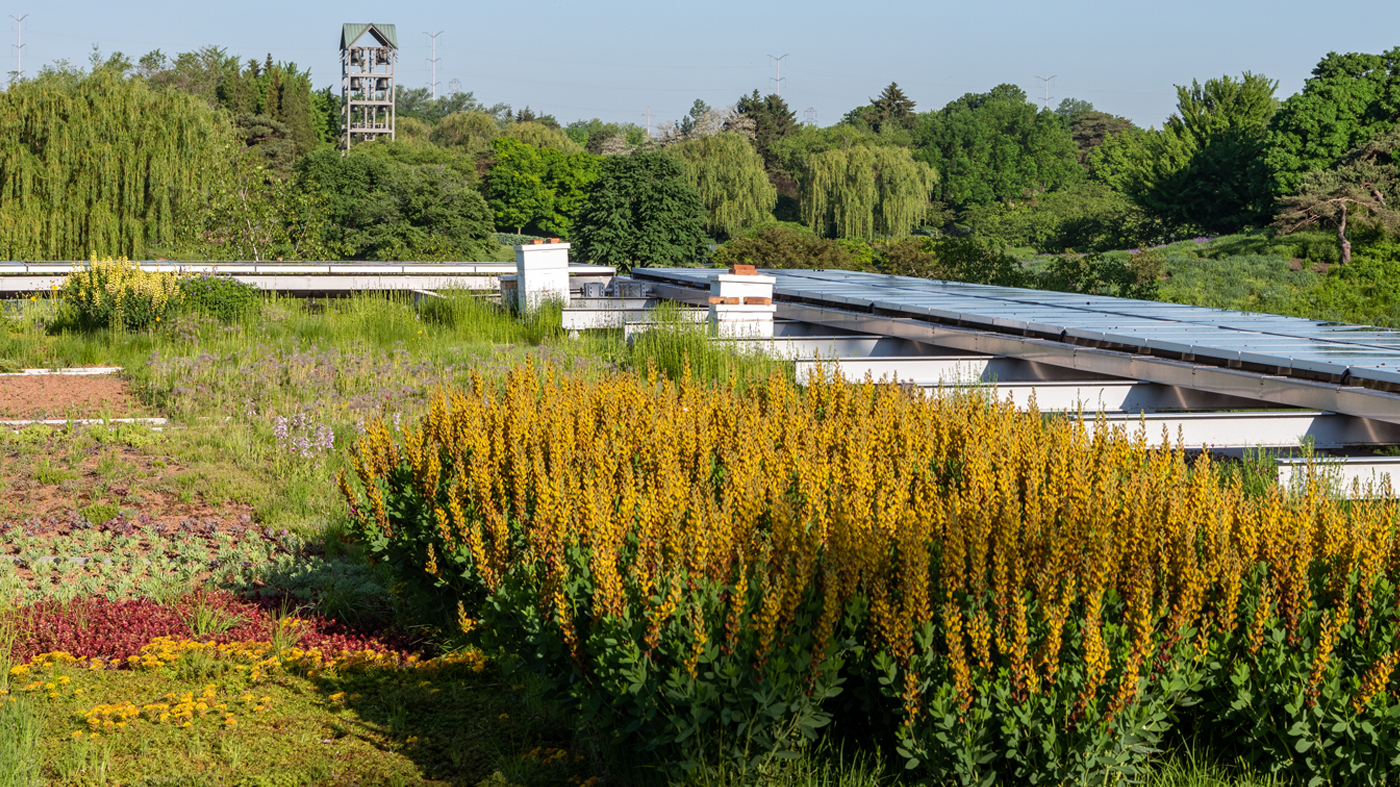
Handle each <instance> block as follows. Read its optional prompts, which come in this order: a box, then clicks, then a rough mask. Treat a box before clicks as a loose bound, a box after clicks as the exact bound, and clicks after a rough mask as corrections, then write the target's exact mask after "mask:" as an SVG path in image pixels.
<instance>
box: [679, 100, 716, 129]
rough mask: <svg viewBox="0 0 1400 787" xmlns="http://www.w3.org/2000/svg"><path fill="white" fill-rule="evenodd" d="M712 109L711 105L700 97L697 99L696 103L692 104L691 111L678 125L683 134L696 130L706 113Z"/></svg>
mask: <svg viewBox="0 0 1400 787" xmlns="http://www.w3.org/2000/svg"><path fill="white" fill-rule="evenodd" d="M709 111H710V105H709V104H706V103H705V102H704V101H701V100H700V99H698V98H697V99H695V103H694V104H691V105H690V112H688V113H686V116H685V117H683V118H681V122H680V123H678V124H677V125H676V127H677V128H678V129H679V130H680V132H681V134H682V135H685V134H689V133H690V132H692V131H694V130H695V126H696V124H697V123H698V122H699V121H700V119H701V118H703V117H704V116H705V114H706V113H708V112H709Z"/></svg>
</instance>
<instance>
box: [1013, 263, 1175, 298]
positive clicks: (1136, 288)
mask: <svg viewBox="0 0 1400 787" xmlns="http://www.w3.org/2000/svg"><path fill="white" fill-rule="evenodd" d="M1164 264H1165V263H1164V261H1163V258H1162V255H1161V254H1160V253H1158V252H1155V251H1147V252H1142V253H1140V254H1136V255H1132V256H1130V257H1129V259H1128V260H1127V261H1126V262H1124V261H1122V260H1119V259H1115V258H1113V257H1108V256H1105V255H1103V254H1063V255H1061V256H1059V257H1056V258H1055V259H1053V260H1051V261H1050V264H1049V265H1048V266H1047V267H1046V269H1045V271H1044V273H1042V274H1041V275H1040V277H1039V278H1038V280H1037V281H1036V282H1035V283H1036V286H1037V287H1038V288H1039V289H1043V290H1054V291H1056V292H1082V293H1085V294H1089V295H1108V296H1112V297H1115V298H1137V299H1140V300H1155V299H1156V297H1157V281H1158V276H1159V275H1160V274H1161V273H1162V270H1163V266H1164Z"/></svg>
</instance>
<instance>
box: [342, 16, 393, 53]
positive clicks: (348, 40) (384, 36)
mask: <svg viewBox="0 0 1400 787" xmlns="http://www.w3.org/2000/svg"><path fill="white" fill-rule="evenodd" d="M365 33H369V34H370V35H372V36H374V39H375V41H377V42H378V44H379V46H387V47H390V48H392V49H398V48H399V36H398V33H396V32H394V26H393V25H384V24H379V23H377V22H366V23H356V22H347V23H345V25H344V26H343V27H342V28H341V29H340V48H341V49H349V48H350V47H352V46H355V42H357V41H359V40H360V39H361V38H362V37H363V36H364V35H365Z"/></svg>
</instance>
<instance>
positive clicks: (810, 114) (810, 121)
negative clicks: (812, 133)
mask: <svg viewBox="0 0 1400 787" xmlns="http://www.w3.org/2000/svg"><path fill="white" fill-rule="evenodd" d="M807 125H809V126H815V125H817V108H816V107H807Z"/></svg>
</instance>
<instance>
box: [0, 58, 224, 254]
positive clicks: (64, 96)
mask: <svg viewBox="0 0 1400 787" xmlns="http://www.w3.org/2000/svg"><path fill="white" fill-rule="evenodd" d="M232 144H233V137H232V132H231V127H230V124H229V121H228V120H227V118H226V117H225V116H224V115H223V114H222V113H220V112H219V111H218V110H215V109H211V108H210V107H209V106H208V104H206V103H205V102H203V101H201V100H200V99H198V98H195V97H194V96H191V95H187V94H185V93H182V92H180V91H174V90H156V89H152V88H151V87H149V86H148V85H147V84H145V82H144V81H143V80H140V79H128V78H124V77H122V76H121V75H120V74H117V73H113V72H110V71H107V70H103V69H99V70H97V71H96V72H95V73H93V74H90V75H87V76H81V77H78V78H73V75H72V74H71V73H69V74H63V73H59V74H48V75H45V76H42V77H40V78H38V79H36V80H33V81H28V82H20V83H18V84H15V85H13V86H11V88H10V89H9V90H8V91H6V92H4V93H0V257H3V258H4V259H12V260H13V259H33V260H55V259H67V260H82V259H87V258H88V256H89V255H91V254H94V253H96V254H100V255H102V256H109V255H110V256H113V257H117V256H123V255H124V256H127V257H130V258H132V259H139V258H141V257H142V256H143V253H144V252H145V250H146V248H147V247H148V246H152V245H160V246H164V247H172V246H185V245H190V244H192V243H194V242H196V241H197V238H196V237H195V232H196V230H195V227H196V225H197V216H196V215H195V214H196V213H197V211H198V210H200V205H201V204H202V202H203V200H204V196H203V194H202V190H203V185H204V184H203V179H204V176H205V175H206V173H208V172H210V171H215V170H217V169H218V164H219V163H220V162H221V161H222V160H223V159H224V158H226V157H227V156H228V155H229V154H230V152H231V145H232Z"/></svg>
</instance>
